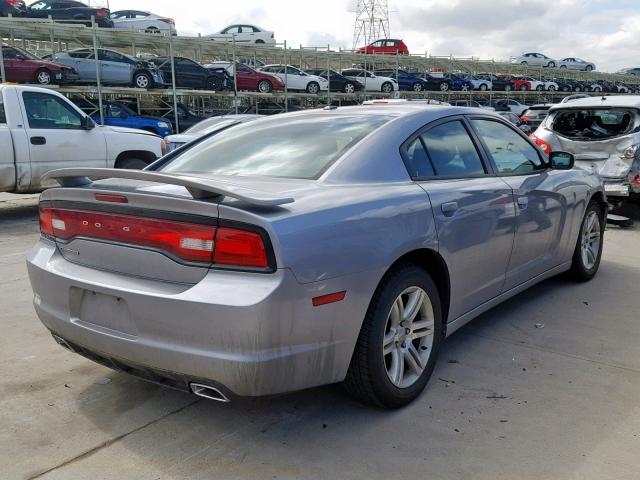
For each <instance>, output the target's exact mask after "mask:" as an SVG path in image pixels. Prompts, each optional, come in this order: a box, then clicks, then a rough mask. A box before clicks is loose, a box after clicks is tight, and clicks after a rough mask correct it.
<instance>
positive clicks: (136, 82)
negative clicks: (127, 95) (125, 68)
mask: <svg viewBox="0 0 640 480" xmlns="http://www.w3.org/2000/svg"><path fill="white" fill-rule="evenodd" d="M132 83H133V86H134V87H135V88H143V89H145V90H146V89H149V88H151V86H152V85H153V79H152V78H151V75H149V74H148V73H147V72H137V73H136V74H135V75H134V76H133V82H132Z"/></svg>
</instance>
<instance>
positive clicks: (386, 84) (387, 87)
mask: <svg viewBox="0 0 640 480" xmlns="http://www.w3.org/2000/svg"><path fill="white" fill-rule="evenodd" d="M380 91H381V92H383V93H391V92H393V84H391V82H384V83H383V84H382V87H380Z"/></svg>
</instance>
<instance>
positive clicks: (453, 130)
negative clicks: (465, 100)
mask: <svg viewBox="0 0 640 480" xmlns="http://www.w3.org/2000/svg"><path fill="white" fill-rule="evenodd" d="M421 137H422V141H423V142H424V145H425V147H426V149H427V153H428V154H429V158H430V159H431V164H432V165H433V170H434V173H435V175H436V176H439V177H467V176H475V175H483V174H485V173H486V171H485V169H484V166H483V164H482V160H480V155H479V154H478V150H477V149H476V147H475V145H474V144H473V141H472V140H471V137H470V136H469V133H468V132H467V129H466V128H465V127H464V125H463V124H462V122H460V121H459V120H456V121H453V122H448V123H444V124H442V125H438V126H437V127H434V128H431V129H430V130H428V131H427V132H426V133H424V134H422V135H421Z"/></svg>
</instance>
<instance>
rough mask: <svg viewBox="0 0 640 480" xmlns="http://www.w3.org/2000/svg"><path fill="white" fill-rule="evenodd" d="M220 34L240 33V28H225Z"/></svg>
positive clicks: (236, 26)
mask: <svg viewBox="0 0 640 480" xmlns="http://www.w3.org/2000/svg"><path fill="white" fill-rule="evenodd" d="M222 33H240V27H239V26H238V25H234V26H233V27H229V28H227V29H226V30H224V31H223V32H222Z"/></svg>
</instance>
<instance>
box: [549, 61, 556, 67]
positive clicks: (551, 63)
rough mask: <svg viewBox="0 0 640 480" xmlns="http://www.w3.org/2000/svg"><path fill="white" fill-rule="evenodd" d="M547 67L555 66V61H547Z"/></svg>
mask: <svg viewBox="0 0 640 480" xmlns="http://www.w3.org/2000/svg"><path fill="white" fill-rule="evenodd" d="M547 68H556V62H549V63H547Z"/></svg>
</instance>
